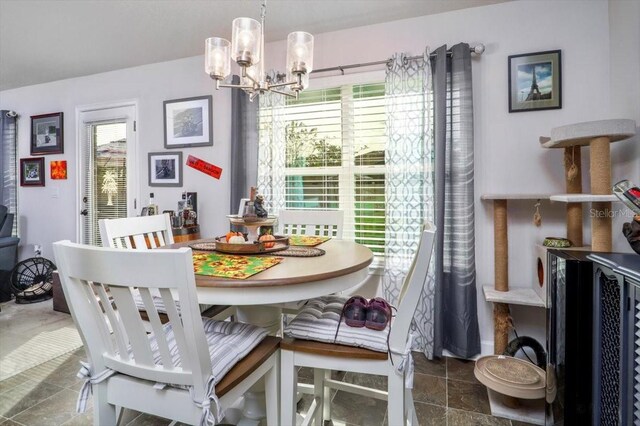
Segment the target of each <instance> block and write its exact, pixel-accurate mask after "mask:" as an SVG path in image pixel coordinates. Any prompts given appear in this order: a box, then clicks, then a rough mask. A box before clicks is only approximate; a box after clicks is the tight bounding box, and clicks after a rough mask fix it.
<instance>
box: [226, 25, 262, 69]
mask: <svg viewBox="0 0 640 426" xmlns="http://www.w3.org/2000/svg"><path fill="white" fill-rule="evenodd" d="M231 34H232V38H231V51H232V52H233V59H234V60H235V61H236V62H237V63H238V64H239V65H241V66H247V67H250V66H251V65H254V64H257V63H258V62H260V56H261V53H262V52H261V50H262V26H261V25H260V22H258V21H256V20H255V19H251V18H236V19H234V20H233V24H232V25H231Z"/></svg>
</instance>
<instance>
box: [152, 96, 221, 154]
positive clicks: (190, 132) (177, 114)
mask: <svg viewBox="0 0 640 426" xmlns="http://www.w3.org/2000/svg"><path fill="white" fill-rule="evenodd" d="M163 111H164V147H165V148H167V149H174V148H190V147H199V146H212V145H213V96H211V95H206V96H196V97H192V98H182V99H172V100H168V101H164V102H163Z"/></svg>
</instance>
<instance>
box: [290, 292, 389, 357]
mask: <svg viewBox="0 0 640 426" xmlns="http://www.w3.org/2000/svg"><path fill="white" fill-rule="evenodd" d="M347 300H348V298H347V297H344V296H338V295H329V296H323V297H318V298H316V299H310V300H309V301H308V302H307V304H306V305H305V306H304V307H303V308H302V310H301V311H300V313H299V314H298V315H296V316H295V318H294V319H292V320H291V321H290V322H289V324H288V325H287V326H286V327H285V329H284V334H285V336H287V337H291V338H295V339H302V340H314V341H318V342H323V343H331V344H334V343H337V344H339V345H347V346H355V347H359V348H365V349H369V350H371V351H377V352H383V353H385V354H386V353H387V351H388V349H389V348H388V344H387V337H388V335H389V328H390V327H389V326H387V327H386V328H385V329H384V330H371V329H368V328H366V327H359V328H356V327H349V326H348V325H346V324H345V323H344V319H343V320H342V323H341V324H340V316H341V315H340V314H341V312H342V307H343V306H344V303H345V302H346V301H347ZM338 324H340V329H339V332H338V334H337V336H336V330H337V329H338ZM383 359H384V358H383Z"/></svg>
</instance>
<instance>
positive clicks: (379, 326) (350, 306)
mask: <svg viewBox="0 0 640 426" xmlns="http://www.w3.org/2000/svg"><path fill="white" fill-rule="evenodd" d="M391 316H392V315H391V305H389V303H387V301H386V300H384V299H383V298H381V297H374V298H373V299H371V300H369V301H367V299H365V298H364V297H362V296H353V297H351V298H349V300H347V301H346V302H345V304H344V306H343V307H342V314H341V317H344V320H345V321H344V322H345V323H346V324H347V325H348V326H349V327H367V328H370V329H372V330H378V331H381V330H384V329H385V328H387V324H389V322H390V321H391Z"/></svg>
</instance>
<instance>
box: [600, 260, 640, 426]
mask: <svg viewBox="0 0 640 426" xmlns="http://www.w3.org/2000/svg"><path fill="white" fill-rule="evenodd" d="M588 257H589V259H591V260H592V261H593V262H594V265H593V279H594V281H593V282H594V297H595V299H594V302H595V304H594V308H595V309H594V319H593V327H594V330H593V331H594V340H593V356H594V364H593V370H592V373H593V378H594V383H593V396H594V401H593V402H594V405H593V416H594V421H593V423H592V424H595V425H612V426H613V425H622V426H626V425H640V256H638V255H635V254H592V255H589V256H588Z"/></svg>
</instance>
